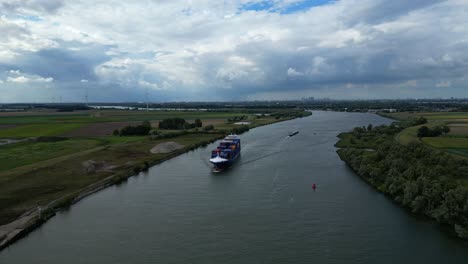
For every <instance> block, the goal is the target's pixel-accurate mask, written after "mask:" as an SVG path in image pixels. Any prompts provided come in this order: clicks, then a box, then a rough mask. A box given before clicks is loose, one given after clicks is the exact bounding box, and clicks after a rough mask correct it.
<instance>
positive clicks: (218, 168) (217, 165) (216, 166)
mask: <svg viewBox="0 0 468 264" xmlns="http://www.w3.org/2000/svg"><path fill="white" fill-rule="evenodd" d="M239 156H240V153H238V154H237V155H236V156H235V157H234V158H232V159H230V160H227V161H224V162H211V163H212V164H213V172H222V171H224V170H226V169H228V168H229V167H231V166H232V165H233V164H234V163H235V162H236V161H237V160H238V159H239Z"/></svg>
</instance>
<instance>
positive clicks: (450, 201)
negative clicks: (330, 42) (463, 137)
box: [335, 113, 468, 239]
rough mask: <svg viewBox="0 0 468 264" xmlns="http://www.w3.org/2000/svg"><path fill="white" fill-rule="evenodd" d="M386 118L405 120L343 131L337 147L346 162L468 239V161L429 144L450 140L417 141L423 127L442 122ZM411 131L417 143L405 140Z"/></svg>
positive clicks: (402, 202)
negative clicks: (419, 130) (418, 132)
mask: <svg viewBox="0 0 468 264" xmlns="http://www.w3.org/2000/svg"><path fill="white" fill-rule="evenodd" d="M384 116H385V117H390V118H393V119H396V120H400V121H396V122H393V123H392V124H391V125H389V126H386V125H383V126H378V127H372V125H369V126H367V127H356V128H354V130H353V131H351V132H347V133H341V134H340V135H339V136H338V137H339V139H340V140H339V141H338V142H337V143H336V145H335V146H336V147H338V148H339V149H338V150H337V153H338V155H339V156H340V158H341V159H342V160H343V161H344V162H345V163H346V164H347V165H348V166H349V167H350V168H351V169H352V170H353V171H354V172H355V173H356V174H357V175H358V176H360V177H361V178H362V179H363V180H364V181H366V182H367V183H368V184H370V185H372V186H373V187H374V188H375V189H377V190H378V191H379V192H382V193H384V194H385V195H387V196H388V197H390V198H391V199H392V200H393V201H395V202H396V203H398V204H399V205H401V206H403V207H404V208H407V209H409V210H410V211H411V212H412V213H415V214H420V215H424V216H427V217H429V218H432V219H433V220H435V221H437V222H438V223H441V224H443V225H449V226H451V228H452V230H453V231H454V233H455V234H456V235H457V236H458V237H459V238H462V239H468V160H467V159H466V158H464V157H463V156H460V155H454V154H452V153H450V152H448V151H446V149H444V148H436V147H433V146H431V145H430V144H427V143H426V142H430V141H427V140H426V139H433V140H434V139H443V138H445V137H447V136H440V137H439V136H437V137H420V138H418V137H417V134H416V133H417V131H418V128H420V127H423V126H429V127H434V126H435V125H440V124H441V123H440V122H433V121H432V120H431V119H429V122H428V121H427V119H426V118H427V116H425V115H421V116H420V117H417V116H418V113H415V114H414V115H410V116H406V117H405V118H398V117H397V116H395V115H388V114H386V115H384ZM427 122H428V123H427ZM426 123H427V124H426ZM408 131H410V132H411V133H414V134H415V136H414V138H413V140H410V141H409V140H403V141H402V138H404V137H402V135H403V136H405V134H404V133H408ZM420 136H421V135H420ZM406 137H408V136H406Z"/></svg>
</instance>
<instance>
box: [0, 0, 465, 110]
mask: <svg viewBox="0 0 468 264" xmlns="http://www.w3.org/2000/svg"><path fill="white" fill-rule="evenodd" d="M467 25H468V0H447V1H441V0H411V1H408V0H391V1H389V0H336V1H327V0H271V1H264V0H225V1H222V0H216V1H215V0H210V1H208V0H139V1H120V0H119V1H117V0H115V1H114V0H73V1H71V0H70V1H67V0H0V91H1V95H0V103H13V102H82V101H84V100H85V96H86V94H88V98H89V101H91V102H92V101H94V102H97V101H99V102H129V101H140V102H142V101H146V100H148V101H154V102H161V101H237V100H278V99H279V100H281V99H284V100H289V99H298V98H301V97H316V98H321V97H328V98H334V99H384V98H439V97H468V26H467Z"/></svg>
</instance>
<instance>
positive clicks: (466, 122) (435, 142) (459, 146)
mask: <svg viewBox="0 0 468 264" xmlns="http://www.w3.org/2000/svg"><path fill="white" fill-rule="evenodd" d="M384 116H387V117H391V118H394V119H397V120H402V121H403V120H405V119H408V118H419V117H421V116H422V117H424V118H426V119H427V120H428V123H427V124H424V126H427V127H429V128H433V127H435V126H439V125H446V126H448V127H449V128H450V132H449V133H448V134H447V135H443V136H439V137H424V138H421V139H420V138H418V137H417V133H418V129H419V127H421V126H423V125H419V126H413V127H409V128H406V129H404V130H403V131H401V132H400V133H399V134H398V135H397V136H396V139H397V141H398V142H399V143H401V144H403V145H408V144H410V143H418V142H422V143H424V144H427V145H429V146H431V147H434V148H438V149H441V150H445V151H447V152H449V153H452V154H455V155H458V156H463V157H468V113H466V112H434V113H426V112H421V113H408V112H402V113H386V114H384Z"/></svg>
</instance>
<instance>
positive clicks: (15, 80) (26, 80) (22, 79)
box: [7, 76, 54, 83]
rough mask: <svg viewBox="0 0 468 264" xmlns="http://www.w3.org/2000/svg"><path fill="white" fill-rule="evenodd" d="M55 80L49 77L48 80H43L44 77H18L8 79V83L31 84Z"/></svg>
mask: <svg viewBox="0 0 468 264" xmlns="http://www.w3.org/2000/svg"><path fill="white" fill-rule="evenodd" d="M53 80H54V78H52V77H48V78H42V77H36V78H29V77H25V76H18V77H8V78H7V82H13V83H29V82H52V81H53Z"/></svg>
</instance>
